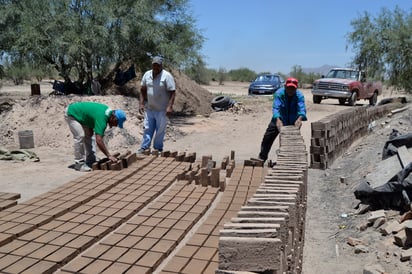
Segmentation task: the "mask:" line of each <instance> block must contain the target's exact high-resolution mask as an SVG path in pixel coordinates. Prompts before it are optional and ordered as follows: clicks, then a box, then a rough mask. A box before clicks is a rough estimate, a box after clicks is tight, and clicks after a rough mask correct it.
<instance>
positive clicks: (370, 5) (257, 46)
mask: <svg viewBox="0 0 412 274" xmlns="http://www.w3.org/2000/svg"><path fill="white" fill-rule="evenodd" d="M189 5H190V9H191V11H192V15H193V18H194V19H195V21H196V26H195V27H196V28H197V29H198V30H199V31H200V33H201V34H202V35H203V36H204V37H205V42H204V44H203V48H202V50H201V54H202V55H203V56H204V60H205V62H206V66H207V67H208V68H213V69H220V68H223V69H226V70H227V71H229V70H231V69H239V68H248V69H251V70H253V71H255V72H257V73H259V72H272V73H277V72H282V73H285V74H287V73H289V72H290V71H291V70H292V68H293V66H295V65H299V66H301V67H302V68H318V67H321V66H323V65H332V66H340V67H345V66H347V65H349V63H350V62H351V60H352V58H353V56H354V53H353V51H352V49H351V48H350V47H349V48H348V49H347V46H348V42H347V39H346V36H347V35H348V34H349V33H350V32H352V31H353V28H352V26H351V25H350V22H351V21H352V20H354V19H357V18H359V17H362V16H363V15H364V14H365V12H366V11H367V12H368V13H369V14H370V15H371V16H372V18H375V17H377V16H378V15H379V14H380V12H381V10H382V8H383V7H386V8H388V9H389V10H391V11H393V10H394V9H395V7H396V6H398V7H399V8H400V9H402V10H403V11H405V12H411V11H412V1H411V0H338V1H334V0H332V1H330V0H329V1H326V0H323V1H322V0H283V1H282V0H189Z"/></svg>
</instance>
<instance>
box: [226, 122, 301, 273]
mask: <svg viewBox="0 0 412 274" xmlns="http://www.w3.org/2000/svg"><path fill="white" fill-rule="evenodd" d="M279 140H280V148H279V152H278V157H277V162H276V165H275V166H274V167H273V168H272V169H271V170H269V171H268V174H267V175H266V176H265V178H264V182H263V183H262V184H261V185H260V186H259V188H258V189H257V191H256V193H255V194H254V195H253V196H252V197H251V198H249V199H248V201H247V203H246V205H245V206H242V208H241V210H240V211H239V212H238V213H237V216H236V217H235V218H232V219H231V220H230V222H229V223H226V224H225V225H224V228H223V229H222V230H221V231H220V238H219V269H218V273H232V271H249V272H259V273H260V272H265V273H300V272H301V271H302V270H301V266H302V256H303V244H304V223H305V213H306V192H307V189H306V185H307V166H308V163H307V152H306V147H305V145H304V142H303V138H302V136H301V135H300V132H299V130H298V129H297V128H296V127H294V126H288V127H284V128H283V129H282V132H281V134H280V139H279Z"/></svg>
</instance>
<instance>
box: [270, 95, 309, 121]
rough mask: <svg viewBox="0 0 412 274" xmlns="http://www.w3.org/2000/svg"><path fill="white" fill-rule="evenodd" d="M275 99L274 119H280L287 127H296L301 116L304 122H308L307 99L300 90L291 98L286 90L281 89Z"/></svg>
mask: <svg viewBox="0 0 412 274" xmlns="http://www.w3.org/2000/svg"><path fill="white" fill-rule="evenodd" d="M274 97H275V98H274V99H273V116H272V118H273V119H276V118H280V119H281V120H282V122H283V125H285V126H290V125H294V124H295V121H296V119H297V118H298V117H299V116H301V117H302V121H306V120H307V118H306V106H305V97H304V96H303V93H302V92H301V91H300V90H296V93H295V95H293V96H292V97H289V96H288V95H287V94H286V90H285V88H280V89H278V90H277V91H276V93H275V96H274Z"/></svg>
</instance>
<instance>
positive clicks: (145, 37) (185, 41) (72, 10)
mask: <svg viewBox="0 0 412 274" xmlns="http://www.w3.org/2000/svg"><path fill="white" fill-rule="evenodd" d="M194 25H195V24H194V20H193V18H192V17H191V16H190V14H189V13H188V0H122V1H118V0H107V1H97V0H37V1H30V0H23V1H7V0H0V29H2V31H1V32H0V54H1V55H3V56H4V55H5V54H7V55H8V56H10V60H11V62H12V63H13V62H16V61H20V60H23V61H24V62H28V63H36V64H40V65H42V66H43V65H46V64H49V65H52V66H53V67H54V68H55V69H56V70H57V71H58V72H59V74H60V76H61V77H63V78H64V79H65V80H66V81H72V78H73V79H75V81H77V82H78V83H81V84H87V83H90V81H91V80H92V79H93V78H106V79H112V77H113V76H114V73H115V72H116V71H117V69H118V68H119V67H120V66H121V65H122V64H125V63H128V64H130V63H135V64H136V65H137V67H138V69H139V70H141V71H142V70H144V69H147V68H148V67H150V58H149V57H148V53H150V54H161V55H163V56H164V57H165V59H166V60H167V61H168V63H170V64H173V65H178V66H180V67H181V66H188V65H190V64H191V63H192V62H194V61H195V60H197V59H198V58H199V56H200V55H199V49H200V47H201V45H202V42H203V37H202V35H201V34H199V31H198V30H197V29H195V27H194Z"/></svg>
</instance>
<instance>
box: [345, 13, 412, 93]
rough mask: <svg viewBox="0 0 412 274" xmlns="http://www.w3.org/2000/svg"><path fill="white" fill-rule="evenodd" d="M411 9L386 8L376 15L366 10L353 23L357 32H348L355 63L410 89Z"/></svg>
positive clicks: (411, 55) (411, 84)
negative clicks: (373, 15)
mask: <svg viewBox="0 0 412 274" xmlns="http://www.w3.org/2000/svg"><path fill="white" fill-rule="evenodd" d="M411 11H412V10H411ZM411 11H409V13H408V12H405V11H402V10H401V9H399V8H398V7H396V8H395V9H394V10H393V11H390V10H389V9H387V8H383V9H382V10H381V12H380V14H379V15H378V16H377V17H375V18H372V17H371V15H370V14H369V13H367V12H365V13H364V14H363V15H362V16H360V17H359V18H357V19H355V20H353V21H352V22H351V25H352V27H353V31H352V32H350V33H349V34H348V35H347V40H348V42H349V44H351V45H352V47H353V49H354V51H355V58H354V60H353V64H354V65H356V66H357V67H359V68H361V69H365V70H367V71H368V74H369V75H372V76H375V77H385V78H387V80H388V82H389V84H390V85H393V86H394V87H396V88H398V89H404V90H406V91H409V92H411V91H412V82H411V81H410V75H412V13H411Z"/></svg>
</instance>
